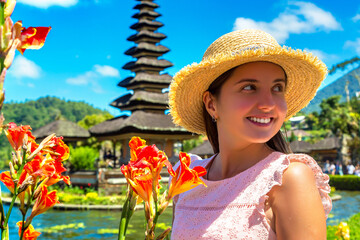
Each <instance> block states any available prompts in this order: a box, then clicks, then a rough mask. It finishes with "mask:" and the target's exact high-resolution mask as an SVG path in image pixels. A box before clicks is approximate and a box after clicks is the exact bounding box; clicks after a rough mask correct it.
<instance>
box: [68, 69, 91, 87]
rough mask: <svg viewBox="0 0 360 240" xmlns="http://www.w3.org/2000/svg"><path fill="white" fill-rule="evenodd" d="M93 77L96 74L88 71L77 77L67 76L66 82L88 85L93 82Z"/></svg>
mask: <svg viewBox="0 0 360 240" xmlns="http://www.w3.org/2000/svg"><path fill="white" fill-rule="evenodd" d="M95 78H97V75H96V74H95V73H94V72H92V71H89V72H86V73H84V74H81V75H79V76H77V77H73V78H68V79H66V82H67V83H68V84H70V85H88V84H90V83H91V82H93V81H94V79H95Z"/></svg>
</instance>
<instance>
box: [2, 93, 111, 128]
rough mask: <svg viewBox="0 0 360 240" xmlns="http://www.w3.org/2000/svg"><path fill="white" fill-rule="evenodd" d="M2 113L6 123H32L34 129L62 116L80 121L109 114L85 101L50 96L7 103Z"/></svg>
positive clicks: (73, 120)
mask: <svg viewBox="0 0 360 240" xmlns="http://www.w3.org/2000/svg"><path fill="white" fill-rule="evenodd" d="M2 113H3V114H4V117H5V121H6V123H8V122H15V123H16V124H23V125H30V126H31V127H32V129H34V130H35V129H38V128H39V127H42V126H44V125H46V124H48V123H50V122H52V121H55V120H58V119H61V118H65V119H67V120H69V121H72V122H78V121H80V120H82V119H83V118H84V117H85V116H86V115H92V114H102V115H108V114H109V113H108V112H107V111H104V110H101V109H98V108H94V107H93V106H91V105H89V104H87V103H85V102H75V101H65V100H62V99H59V98H56V97H50V96H47V97H43V98H39V99H37V100H36V101H34V100H31V101H26V102H23V103H16V102H10V103H5V104H4V107H3V109H2Z"/></svg>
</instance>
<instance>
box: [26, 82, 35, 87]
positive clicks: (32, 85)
mask: <svg viewBox="0 0 360 240" xmlns="http://www.w3.org/2000/svg"><path fill="white" fill-rule="evenodd" d="M27 86H28V87H29V88H34V87H35V85H34V84H33V83H28V84H27Z"/></svg>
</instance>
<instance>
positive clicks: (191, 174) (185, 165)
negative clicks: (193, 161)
mask: <svg viewBox="0 0 360 240" xmlns="http://www.w3.org/2000/svg"><path fill="white" fill-rule="evenodd" d="M179 158H180V163H181V165H180V166H179V167H178V168H177V169H176V172H175V176H174V177H173V178H172V180H171V184H170V187H169V193H168V196H167V199H168V200H170V199H171V198H173V197H174V196H175V195H178V194H180V193H183V192H186V191H188V190H190V189H193V188H194V187H196V186H198V185H199V184H203V185H204V186H205V187H206V185H205V183H204V182H203V181H202V180H201V179H200V178H199V177H201V176H204V175H205V174H206V170H205V168H203V167H200V166H196V167H194V168H193V169H191V168H189V166H190V156H189V155H188V154H186V153H183V152H180V154H179Z"/></svg>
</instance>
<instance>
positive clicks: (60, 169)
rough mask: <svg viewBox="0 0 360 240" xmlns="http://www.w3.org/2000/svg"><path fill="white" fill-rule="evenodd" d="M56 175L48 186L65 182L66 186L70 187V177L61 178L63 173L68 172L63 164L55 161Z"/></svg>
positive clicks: (48, 181)
mask: <svg viewBox="0 0 360 240" xmlns="http://www.w3.org/2000/svg"><path fill="white" fill-rule="evenodd" d="M54 167H55V173H54V174H53V175H52V176H51V177H50V178H49V179H48V180H47V181H46V182H45V185H46V186H51V185H53V184H55V183H57V182H59V181H61V180H63V181H64V182H65V183H66V184H68V185H70V177H69V176H61V173H63V172H65V171H66V168H64V166H63V164H62V162H58V161H55V162H54Z"/></svg>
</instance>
